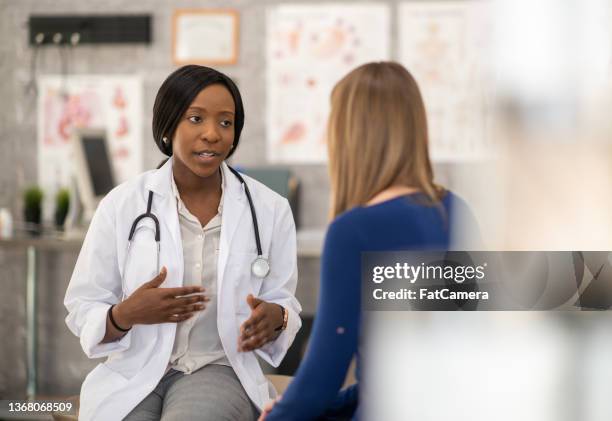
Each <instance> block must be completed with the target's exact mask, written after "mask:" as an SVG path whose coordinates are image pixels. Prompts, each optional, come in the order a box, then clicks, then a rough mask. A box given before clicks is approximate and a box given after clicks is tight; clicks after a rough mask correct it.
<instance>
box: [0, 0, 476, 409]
mask: <svg viewBox="0 0 612 421" xmlns="http://www.w3.org/2000/svg"><path fill="white" fill-rule="evenodd" d="M336 1H338V0H336ZM277 3H280V1H245V0H225V1H188V0H175V1H172V2H170V1H164V0H139V1H135V2H126V1H125V0H104V1H84V0H13V1H10V0H0V75H2V83H1V84H0V98H1V101H0V129H1V130H0V145H1V150H2V152H3V153H2V154H0V168H1V170H0V207H8V208H10V209H11V210H12V212H13V215H21V212H22V203H21V202H22V201H21V192H22V191H23V189H24V188H25V187H26V186H28V185H29V184H33V183H36V177H37V172H36V171H37V169H36V164H35V163H36V111H35V110H36V98H35V97H34V96H33V95H27V94H26V92H25V87H26V84H27V83H28V81H29V77H30V60H31V56H32V50H31V48H29V46H28V45H27V35H28V31H27V19H28V16H29V15H30V14H35V13H57V14H60V13H130V12H132V13H150V14H151V15H152V16H153V44H152V45H150V46H98V47H91V46H81V47H79V48H78V49H77V50H76V51H74V52H73V53H72V55H71V62H70V69H69V71H70V72H71V73H75V74H92V73H93V74H133V73H137V74H141V75H142V76H143V78H144V92H145V94H144V104H145V109H144V110H143V112H144V119H143V121H144V123H143V124H144V126H143V128H142V130H143V138H144V142H145V152H144V160H145V162H144V164H145V165H144V166H145V168H152V167H154V166H155V165H156V164H157V163H158V162H159V160H160V159H161V158H162V155H161V154H160V153H159V152H158V151H157V149H156V147H155V145H154V144H153V141H152V140H151V136H150V133H151V129H150V121H151V114H152V113H151V110H152V105H153V100H154V97H155V94H156V92H157V89H158V87H159V85H160V84H161V82H162V81H163V79H164V78H165V77H166V76H167V75H168V74H169V73H170V72H171V71H172V70H173V69H174V66H173V64H172V62H171V16H172V13H173V9H174V8H179V7H180V8H188V7H231V8H236V9H238V10H239V12H240V18H241V25H240V50H239V61H238V64H237V65H235V66H225V67H219V69H220V70H221V71H224V72H226V73H228V74H229V75H230V76H232V77H234V78H236V79H237V80H238V83H239V85H240V88H241V91H242V93H243V98H244V102H245V107H246V114H247V119H246V125H245V129H244V132H243V137H242V142H241V145H240V148H239V150H238V152H237V154H236V157H235V160H234V162H235V163H239V164H244V165H254V164H264V163H265V162H266V151H265V125H264V122H265V106H266V96H265V66H266V64H265V39H264V34H265V11H266V7H267V6H269V5H273V4H277ZM311 3H312V2H311ZM387 3H388V4H390V5H392V6H393V7H394V8H395V7H396V3H398V2H396V1H388V2H387ZM393 11H394V9H392V12H393ZM394 15H395V13H392V16H394ZM391 31H392V34H395V32H396V29H395V23H394V22H393V19H392V28H391ZM395 39H396V37H395V36H393V40H394V42H393V43H392V52H393V53H395V52H396V51H397V43H396V42H395ZM38 72H39V73H41V74H59V73H60V72H61V66H60V60H59V53H58V51H57V49H55V48H46V49H44V50H43V51H42V52H41V53H40V57H39V65H38ZM292 168H293V170H294V171H295V173H296V175H297V176H298V178H299V180H300V182H301V197H300V200H301V205H302V206H301V211H300V215H299V220H300V221H301V224H302V227H305V228H313V227H324V226H325V224H326V212H327V206H328V196H329V183H328V181H327V170H326V167H325V166H323V165H300V166H293V167H292ZM436 170H437V176H438V177H437V178H438V181H439V182H441V183H443V184H446V185H447V186H449V187H451V188H452V187H453V186H452V184H450V182H451V181H452V180H453V178H454V175H455V172H458V173H461V172H464V171H466V168H463V167H461V166H454V167H453V166H448V165H445V166H437V167H436ZM75 260H76V254H75V253H46V254H44V255H42V256H41V258H40V264H39V274H40V277H39V284H40V289H39V291H40V294H39V311H40V313H39V317H38V322H39V328H40V336H39V365H40V381H39V387H40V392H41V393H43V394H52V395H69V394H76V393H78V391H79V388H80V383H81V381H82V379H83V377H84V375H85V374H86V373H87V371H89V370H90V369H91V368H92V367H93V365H95V362H94V361H88V360H87V359H86V358H85V357H84V355H83V353H82V352H81V349H80V346H79V344H78V340H77V339H76V338H74V337H73V336H72V335H71V333H70V332H69V331H68V329H67V328H66V327H65V325H64V322H63V318H64V317H65V310H64V308H63V306H62V299H63V295H64V291H65V288H66V286H67V283H68V280H69V277H70V273H71V269H72V266H73V265H74V262H75ZM299 270H300V287H299V292H298V296H299V297H300V298H301V300H302V301H303V303H304V307H305V309H306V310H307V311H308V312H311V313H312V312H313V311H314V308H315V301H316V294H317V290H318V261H317V260H316V259H305V260H302V261H301V262H300V266H299ZM0 287H1V291H2V292H1V293H0V294H1V296H0V297H1V298H0V320H1V323H0V338H2V340H1V343H0V399H7V398H21V397H23V395H24V393H25V377H26V365H25V251H24V250H18V249H17V250H7V249H0Z"/></svg>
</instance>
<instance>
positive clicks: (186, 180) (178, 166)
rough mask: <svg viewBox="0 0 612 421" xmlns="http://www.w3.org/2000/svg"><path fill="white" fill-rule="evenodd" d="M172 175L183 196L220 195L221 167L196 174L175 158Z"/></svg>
mask: <svg viewBox="0 0 612 421" xmlns="http://www.w3.org/2000/svg"><path fill="white" fill-rule="evenodd" d="M172 159H173V162H172V175H173V177H174V182H175V183H176V187H177V188H178V190H179V194H180V195H181V196H184V195H186V196H191V195H201V194H209V193H218V192H220V191H221V170H220V169H219V167H217V168H214V167H213V168H211V169H210V170H209V171H200V172H198V173H195V172H194V171H193V170H192V169H191V168H189V167H188V166H187V165H185V164H184V163H183V162H182V161H181V160H180V159H178V158H177V157H173V158H172Z"/></svg>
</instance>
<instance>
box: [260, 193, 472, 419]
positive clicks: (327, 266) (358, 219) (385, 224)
mask: <svg viewBox="0 0 612 421" xmlns="http://www.w3.org/2000/svg"><path fill="white" fill-rule="evenodd" d="M456 214H461V216H462V217H464V216H465V215H469V210H468V209H467V206H466V205H465V203H464V202H463V201H462V200H461V199H459V198H458V197H457V196H455V195H453V194H452V193H450V192H447V193H446V195H445V196H444V197H443V199H442V201H441V202H440V204H439V205H437V206H432V205H430V204H427V201H426V200H425V196H424V195H422V194H418V193H417V194H412V195H407V196H402V197H398V198H395V199H391V200H388V201H385V202H382V203H379V204H377V205H373V206H368V207H357V208H354V209H352V210H349V211H348V212H345V213H343V214H342V215H340V216H338V217H337V218H336V219H335V220H334V221H333V222H332V223H331V224H330V226H329V228H328V231H327V234H326V236H325V243H324V246H323V254H322V257H321V289H320V292H319V305H318V309H317V313H316V317H315V322H314V327H313V331H312V334H311V336H310V343H309V346H308V352H307V353H306V356H305V358H304V360H303V361H302V363H301V364H300V367H299V369H298V371H297V373H296V375H295V378H294V379H293V381H292V382H291V384H290V386H289V387H288V388H287V390H286V391H285V393H284V394H283V397H282V399H281V400H280V401H279V402H278V403H277V404H276V405H275V406H274V409H273V410H272V412H271V413H270V414H269V415H268V416H267V417H266V421H281V420H282V421H293V420H295V421H301V420H313V419H317V418H319V417H322V416H323V417H324V419H334V417H335V416H339V415H340V416H342V417H343V419H347V418H351V417H353V416H354V417H355V418H357V416H356V415H355V414H356V413H357V412H356V409H357V406H358V399H357V397H358V387H357V386H353V387H350V388H348V389H345V390H343V391H341V392H340V393H338V391H339V390H340V388H341V387H342V384H343V382H344V379H345V376H346V373H347V370H348V367H349V364H350V363H351V360H352V358H353V356H357V376H359V366H360V361H359V353H358V345H359V334H360V320H361V252H363V251H393V250H432V249H436V250H446V249H448V248H449V245H450V241H451V239H450V233H451V225H452V221H454V220H455V216H456ZM347 415H348V416H347Z"/></svg>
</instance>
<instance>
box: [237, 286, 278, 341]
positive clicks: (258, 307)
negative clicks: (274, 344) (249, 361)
mask: <svg viewBox="0 0 612 421" xmlns="http://www.w3.org/2000/svg"><path fill="white" fill-rule="evenodd" d="M246 300H247V303H248V304H249V307H251V317H249V318H248V319H247V320H246V321H245V322H244V323H243V324H242V326H240V337H239V338H238V351H241V352H247V351H253V350H255V349H257V348H261V347H262V346H263V345H265V344H267V343H268V342H270V341H273V340H275V339H276V338H278V335H280V331H277V330H276V329H277V328H278V327H279V326H282V325H283V309H282V307H281V306H280V305H278V304H274V303H268V302H266V301H263V300H260V299H259V298H255V297H254V296H253V295H252V294H249V295H248V296H247V298H246Z"/></svg>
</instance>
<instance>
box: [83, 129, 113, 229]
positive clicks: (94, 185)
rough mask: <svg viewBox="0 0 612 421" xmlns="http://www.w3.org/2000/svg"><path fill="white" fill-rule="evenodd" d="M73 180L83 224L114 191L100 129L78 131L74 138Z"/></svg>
mask: <svg viewBox="0 0 612 421" xmlns="http://www.w3.org/2000/svg"><path fill="white" fill-rule="evenodd" d="M73 146H74V157H75V177H76V181H77V187H78V193H79V196H80V199H81V203H82V204H83V210H84V217H85V219H86V221H89V220H91V218H92V216H93V214H94V212H95V210H96V207H97V206H98V203H99V202H100V200H101V199H102V198H103V197H104V196H105V195H106V194H107V193H108V192H109V191H111V190H112V188H113V187H115V177H114V173H113V165H112V161H111V153H110V148H109V146H108V141H107V136H106V131H105V130H103V129H78V130H75V132H74V135H73Z"/></svg>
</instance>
